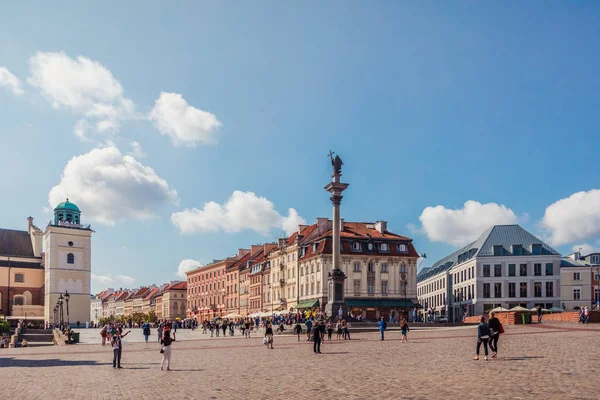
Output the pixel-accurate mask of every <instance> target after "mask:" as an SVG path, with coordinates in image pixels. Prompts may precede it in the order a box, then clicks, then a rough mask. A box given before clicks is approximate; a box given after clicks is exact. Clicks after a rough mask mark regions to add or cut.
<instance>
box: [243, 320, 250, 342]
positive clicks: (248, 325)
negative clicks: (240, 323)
mask: <svg viewBox="0 0 600 400" xmlns="http://www.w3.org/2000/svg"><path fill="white" fill-rule="evenodd" d="M244 327H245V328H246V330H245V332H246V339H247V338H249V337H250V331H251V328H252V327H251V323H250V321H246V324H245V325H244Z"/></svg>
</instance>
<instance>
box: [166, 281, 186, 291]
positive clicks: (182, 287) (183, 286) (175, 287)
mask: <svg viewBox="0 0 600 400" xmlns="http://www.w3.org/2000/svg"><path fill="white" fill-rule="evenodd" d="M167 290H187V282H179V283H176V284H174V285H171V286H169V287H167V288H165V291H167Z"/></svg>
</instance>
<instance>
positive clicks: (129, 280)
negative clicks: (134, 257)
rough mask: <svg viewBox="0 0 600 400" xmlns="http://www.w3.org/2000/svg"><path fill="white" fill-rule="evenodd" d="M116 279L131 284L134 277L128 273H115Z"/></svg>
mask: <svg viewBox="0 0 600 400" xmlns="http://www.w3.org/2000/svg"><path fill="white" fill-rule="evenodd" d="M117 279H118V280H119V281H120V282H121V283H123V284H125V285H131V284H132V283H133V282H135V279H133V278H132V277H131V276H128V275H117Z"/></svg>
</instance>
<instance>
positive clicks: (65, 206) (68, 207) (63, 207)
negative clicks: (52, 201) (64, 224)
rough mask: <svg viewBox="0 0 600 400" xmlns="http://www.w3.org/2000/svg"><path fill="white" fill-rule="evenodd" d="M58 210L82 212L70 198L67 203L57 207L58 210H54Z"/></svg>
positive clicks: (64, 202)
mask: <svg viewBox="0 0 600 400" xmlns="http://www.w3.org/2000/svg"><path fill="white" fill-rule="evenodd" d="M56 210H71V211H79V212H81V211H80V210H79V207H77V206H76V205H75V204H73V203H71V202H70V201H69V199H68V198H67V201H63V202H62V203H60V204H59V205H57V206H56V208H55V209H54V211H56Z"/></svg>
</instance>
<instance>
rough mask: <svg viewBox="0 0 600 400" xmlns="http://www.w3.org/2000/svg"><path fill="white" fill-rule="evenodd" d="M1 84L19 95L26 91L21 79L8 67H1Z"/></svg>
mask: <svg viewBox="0 0 600 400" xmlns="http://www.w3.org/2000/svg"><path fill="white" fill-rule="evenodd" d="M1 86H4V87H6V88H7V89H8V90H10V91H11V92H13V94H15V95H17V96H18V95H21V94H23V93H25V92H24V91H23V89H22V88H21V80H20V79H19V78H17V77H16V76H15V75H13V74H12V73H11V72H10V71H9V70H8V69H7V68H6V67H0V87H1Z"/></svg>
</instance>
